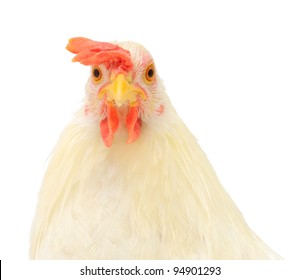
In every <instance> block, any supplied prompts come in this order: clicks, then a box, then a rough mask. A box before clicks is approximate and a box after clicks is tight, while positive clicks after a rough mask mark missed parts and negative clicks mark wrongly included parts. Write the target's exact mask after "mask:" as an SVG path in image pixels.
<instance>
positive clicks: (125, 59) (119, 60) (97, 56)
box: [66, 37, 133, 71]
mask: <svg viewBox="0 0 299 280" xmlns="http://www.w3.org/2000/svg"><path fill="white" fill-rule="evenodd" d="M66 49H67V50H69V51H70V52H72V53H74V54H76V56H75V57H74V58H73V61H74V62H75V61H78V62H80V63H81V64H84V65H100V64H103V63H104V64H105V65H106V67H113V68H122V69H123V70H125V71H130V70H131V69H132V68H133V63H132V60H131V54H130V52H129V51H127V50H125V49H123V48H121V47H119V46H118V45H114V44H110V43H105V42H97V41H92V40H90V39H87V38H83V37H77V38H71V39H69V43H68V45H67V46H66Z"/></svg>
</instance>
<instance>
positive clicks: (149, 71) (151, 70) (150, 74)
mask: <svg viewBox="0 0 299 280" xmlns="http://www.w3.org/2000/svg"><path fill="white" fill-rule="evenodd" d="M147 75H148V76H149V77H150V78H152V77H153V76H154V70H153V69H149V70H148V72H147Z"/></svg>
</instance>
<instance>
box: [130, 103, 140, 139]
mask: <svg viewBox="0 0 299 280" xmlns="http://www.w3.org/2000/svg"><path fill="white" fill-rule="evenodd" d="M141 125H142V121H141V119H140V118H138V107H137V106H136V107H131V108H130V110H129V112H128V114H127V118H126V126H127V130H128V139H127V144H130V143H132V142H134V141H135V140H136V139H137V138H138V137H139V135H140V131H141Z"/></svg>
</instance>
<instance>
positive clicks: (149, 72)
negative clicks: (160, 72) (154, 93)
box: [145, 63, 156, 82]
mask: <svg viewBox="0 0 299 280" xmlns="http://www.w3.org/2000/svg"><path fill="white" fill-rule="evenodd" d="M155 76H156V71H155V66H154V64H153V63H152V64H150V65H149V66H148V67H147V68H146V71H145V79H146V80H147V81H148V82H152V81H153V80H154V79H155Z"/></svg>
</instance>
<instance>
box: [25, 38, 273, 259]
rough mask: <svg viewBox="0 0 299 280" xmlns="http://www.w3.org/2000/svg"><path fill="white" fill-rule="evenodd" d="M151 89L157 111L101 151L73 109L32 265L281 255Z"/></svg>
mask: <svg viewBox="0 0 299 280" xmlns="http://www.w3.org/2000/svg"><path fill="white" fill-rule="evenodd" d="M127 45H130V44H129V43H127ZM123 46H125V45H124V44H123ZM134 47H135V45H134ZM135 48H136V50H139V49H138V47H135ZM131 52H133V53H134V51H132V48H131ZM133 56H134V55H133ZM157 92H158V94H157V95H156V96H155V98H156V101H155V103H160V102H163V104H164V107H165V110H164V113H163V114H162V115H158V114H154V113H153V114H152V115H151V117H150V118H149V117H148V118H147V120H146V121H145V122H144V124H143V127H142V132H141V134H140V137H139V138H138V139H137V140H136V141H135V142H134V143H132V144H126V143H125V141H124V138H125V135H126V132H125V130H124V129H122V128H119V129H118V131H117V132H116V134H115V138H114V141H113V145H112V147H111V148H106V147H105V146H104V145H103V143H102V139H101V137H100V133H99V122H98V119H97V118H96V117H93V116H91V115H88V116H86V115H85V114H84V108H81V109H80V110H79V111H78V112H77V114H76V115H75V117H74V120H73V121H72V122H71V123H70V124H69V125H68V127H67V128H66V129H65V131H64V132H63V133H62V135H61V137H60V140H59V141H58V144H57V146H56V148H55V150H54V152H53V155H52V158H51V160H50V163H49V166H48V170H47V172H46V174H45V178H44V181H43V185H42V188H41V191H40V194H39V202H38V206H37V211H36V217H35V220H34V223H33V228H32V237H31V247H30V257H31V258H32V259H275V258H279V256H278V255H276V254H275V253H274V252H273V251H272V250H271V249H270V248H269V247H268V246H267V245H265V244H264V243H263V241H261V240H260V239H259V238H258V237H257V236H256V235H255V234H254V233H253V232H252V231H251V229H250V228H249V227H248V226H247V224H246V222H245V221H244V219H243V217H242V215H241V213H240V211H239V210H238V209H237V207H236V206H235V204H234V203H233V201H232V200H231V198H230V197H229V195H228V194H227V193H226V191H225V190H224V189H223V187H222V186H221V184H220V183H219V181H218V179H217V176H216V174H215V173H214V171H213V169H212V167H211V165H210V163H209V161H208V160H207V158H206V156H205V154H204V153H203V152H202V150H201V149H200V147H199V145H198V143H197V141H196V139H195V138H194V136H193V135H192V134H191V133H190V131H189V130H188V129H187V128H186V126H185V125H184V124H183V123H182V121H181V119H180V118H179V117H178V115H177V114H176V112H175V110H174V109H173V107H172V105H171V103H170V101H169V100H168V97H167V96H166V94H165V90H164V88H163V86H162V83H161V81H159V88H158V90H157Z"/></svg>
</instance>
